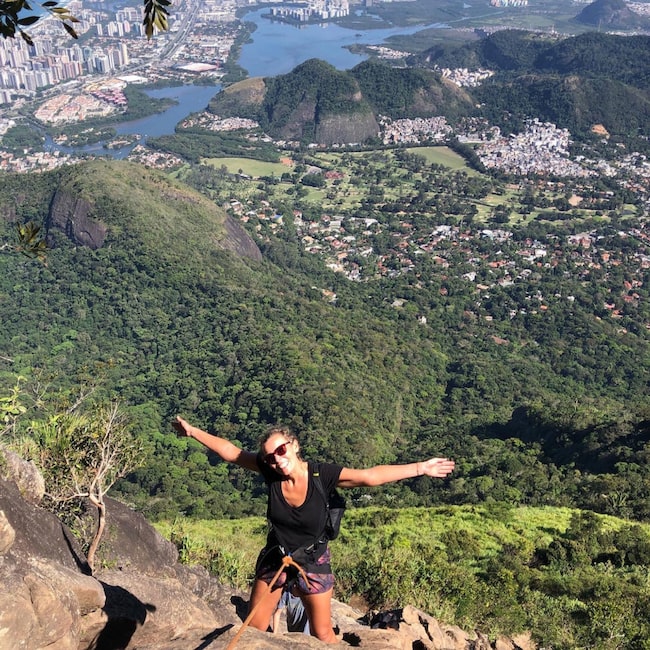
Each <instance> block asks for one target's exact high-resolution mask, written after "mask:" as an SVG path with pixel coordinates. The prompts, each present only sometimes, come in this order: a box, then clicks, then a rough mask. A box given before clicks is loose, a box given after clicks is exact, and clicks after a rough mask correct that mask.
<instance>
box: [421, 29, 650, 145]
mask: <svg viewBox="0 0 650 650" xmlns="http://www.w3.org/2000/svg"><path fill="white" fill-rule="evenodd" d="M649 49H650V37H648V36H614V35H610V34H600V33H586V34H582V35H579V36H575V37H571V38H563V39H559V38H549V37H547V36H543V35H539V34H536V33H532V32H525V31H519V30H503V31H499V32H496V33H494V34H491V35H489V36H487V37H486V38H484V39H481V40H480V41H477V42H473V43H469V44H465V45H463V46H461V47H457V48H453V49H452V48H446V47H444V46H436V47H435V48H431V49H430V50H427V51H426V52H424V53H423V54H422V55H420V56H418V57H414V58H413V59H412V60H411V63H412V64H413V65H426V66H431V67H441V68H442V67H450V68H455V67H466V68H469V69H476V68H484V69H490V70H492V71H494V72H495V75H494V76H493V77H491V78H490V79H489V80H487V81H485V82H484V83H483V84H482V85H481V86H479V87H478V88H475V89H473V90H472V95H473V96H474V97H475V99H476V101H477V102H480V104H481V105H482V113H483V115H484V116H485V117H487V118H488V120H490V121H491V122H492V123H495V124H499V125H501V126H502V127H505V128H506V129H518V128H520V126H521V121H522V120H523V119H525V118H527V117H528V118H530V117H537V118H538V119H541V120H544V121H550V122H553V123H554V124H556V125H558V126H560V127H563V128H568V129H569V130H570V131H571V133H572V134H574V135H575V136H584V135H585V134H587V133H589V131H590V129H591V128H592V127H593V126H594V125H595V124H602V125H604V127H605V128H606V130H607V131H608V132H609V133H610V134H612V135H614V136H617V137H622V138H625V139H628V140H630V141H632V142H634V143H635V144H642V142H641V141H640V140H639V136H641V137H642V138H647V136H648V135H649V131H648V129H649V127H648V125H649V124H650V119H649V118H650V85H649V82H650V62H649V60H648V57H647V52H648V50H649Z"/></svg>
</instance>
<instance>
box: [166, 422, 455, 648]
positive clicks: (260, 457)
mask: <svg viewBox="0 0 650 650" xmlns="http://www.w3.org/2000/svg"><path fill="white" fill-rule="evenodd" d="M173 427H174V429H175V430H176V431H177V432H178V433H179V434H181V435H185V436H188V437H190V438H194V439H195V440H198V441H199V442H200V443H202V444H203V445H205V446H206V447H207V448H208V449H211V450H212V451H214V452H215V453H216V454H218V455H219V456H220V457H221V458H222V459H223V460H225V461H226V462H229V463H235V464H236V465H240V466H241V467H245V468H246V469H250V470H252V471H254V472H260V473H261V474H262V475H263V476H264V479H265V480H266V482H267V484H268V486H269V501H268V513H267V514H268V519H269V521H270V523H271V530H270V532H269V537H268V539H267V544H266V546H265V547H264V549H262V552H261V553H260V557H259V559H258V562H257V569H256V575H255V581H254V582H253V588H252V591H251V598H250V604H249V606H250V608H251V611H252V609H253V608H255V607H256V608H257V609H256V611H255V615H254V616H253V618H252V619H251V621H250V625H251V626H253V627H256V628H258V629H260V630H266V629H267V628H268V627H269V623H270V621H271V617H272V616H273V612H274V611H275V610H276V608H277V605H278V602H279V601H280V598H281V596H282V588H281V587H283V586H284V585H285V583H286V582H287V578H288V576H287V573H288V572H289V571H287V572H284V573H282V574H281V576H280V579H279V580H278V581H277V583H276V584H275V586H274V589H273V590H272V591H271V593H270V594H268V595H267V588H268V585H269V583H270V582H271V580H272V578H273V576H274V575H275V573H276V571H277V569H278V568H279V567H280V564H281V561H282V550H285V549H286V551H287V552H289V553H291V554H293V553H294V551H297V550H298V549H304V548H305V547H310V550H311V555H310V556H309V557H308V559H307V560H306V561H304V562H303V561H301V565H302V566H303V568H304V569H305V571H306V575H307V578H308V583H307V582H305V580H304V579H303V577H302V576H301V575H300V574H297V575H295V576H289V579H290V581H291V582H293V585H292V587H291V588H292V590H293V593H294V594H296V595H298V596H299V597H300V599H301V600H302V602H303V604H304V606H305V609H306V611H307V616H308V619H309V628H310V630H311V634H312V635H313V636H315V637H317V638H318V639H320V640H321V641H324V642H325V643H336V642H337V641H338V639H337V638H336V635H335V634H334V630H333V629H332V619H331V601H332V592H333V588H334V576H333V575H332V571H331V567H330V565H329V549H328V547H327V540H326V539H325V540H323V539H321V535H322V533H323V531H324V530H325V519H326V516H327V515H326V505H325V503H324V500H323V498H322V497H321V496H320V494H319V491H318V490H317V489H316V488H315V487H314V479H313V476H314V474H315V473H318V474H319V475H320V480H321V482H322V485H323V488H324V491H325V494H329V493H330V492H331V491H332V489H334V488H336V487H339V488H353V487H373V486H376V485H383V484H384V483H392V482H394V481H400V480H402V479H406V478H413V477H416V476H431V477H433V478H444V477H445V476H447V475H448V474H449V473H450V472H451V471H452V470H453V469H454V461H452V460H449V459H447V458H430V459H429V460H425V461H421V462H417V463H409V464H406V465H377V466H375V467H371V468H369V469H352V468H349V467H341V466H340V465H334V464H330V463H311V462H307V461H305V460H303V459H302V457H301V456H300V445H299V444H298V440H297V439H296V437H295V436H294V435H293V433H292V432H291V430H290V429H289V428H288V427H283V426H274V427H271V428H269V429H268V430H267V432H266V434H265V435H264V436H263V437H262V439H261V441H260V452H259V453H258V454H254V453H252V452H249V451H244V450H242V449H240V448H239V447H237V446H236V445H234V444H233V443H232V442H230V441H229V440H226V439H225V438H220V437H219V436H214V435H212V434H210V433H207V432H206V431H203V430H202V429H198V428H197V427H193V426H191V425H190V424H189V423H188V422H186V421H185V420H183V418H181V417H177V418H176V421H175V422H173ZM296 557H298V554H296ZM303 557H304V554H303ZM294 579H295V580H294ZM275 587H277V588H275Z"/></svg>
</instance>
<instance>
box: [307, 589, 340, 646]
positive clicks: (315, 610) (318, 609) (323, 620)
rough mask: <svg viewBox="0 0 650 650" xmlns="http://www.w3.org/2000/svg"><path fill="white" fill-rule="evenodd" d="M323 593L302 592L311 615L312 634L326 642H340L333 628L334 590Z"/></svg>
mask: <svg viewBox="0 0 650 650" xmlns="http://www.w3.org/2000/svg"><path fill="white" fill-rule="evenodd" d="M333 591H334V590H333V589H330V590H328V591H326V592H324V593H322V594H302V593H301V594H300V598H301V599H302V602H303V603H304V605H305V609H306V610H307V616H308V617H309V630H310V632H311V635H312V636H315V637H316V638H317V639H320V640H321V641H323V642H324V643H338V639H337V638H336V634H334V630H333V629H332V592H333Z"/></svg>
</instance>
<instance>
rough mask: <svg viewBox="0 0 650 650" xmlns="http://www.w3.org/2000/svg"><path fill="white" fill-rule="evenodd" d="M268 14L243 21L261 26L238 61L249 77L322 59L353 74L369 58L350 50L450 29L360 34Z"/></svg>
mask: <svg viewBox="0 0 650 650" xmlns="http://www.w3.org/2000/svg"><path fill="white" fill-rule="evenodd" d="M268 13H269V9H259V10H258V11H253V12H251V13H249V14H246V15H245V16H244V18H243V20H244V21H246V22H253V23H255V25H256V26H257V29H256V30H255V31H254V32H253V34H252V35H251V41H250V42H249V43H246V44H245V45H244V46H243V47H242V50H241V55H240V57H239V61H238V63H239V65H240V66H241V67H242V68H244V69H245V70H246V71H247V72H248V76H249V77H274V76H276V75H279V74H286V73H287V72H290V71H291V70H293V69H294V68H295V67H296V66H297V65H300V64H301V63H303V62H304V61H307V60H308V59H322V60H323V61H327V62H328V63H330V64H331V65H333V66H334V67H335V68H337V69H338V70H349V69H350V68H353V67H354V66H355V65H358V64H359V63H361V62H362V61H365V60H366V59H367V58H368V57H367V55H365V54H354V53H352V52H350V50H348V49H346V46H349V45H354V44H364V45H381V44H382V43H383V42H384V41H385V40H386V39H387V38H389V37H390V36H396V35H398V34H405V35H408V34H415V33H416V32H419V31H421V30H423V29H427V28H430V27H439V28H444V27H446V25H442V24H435V25H412V26H410V27H392V28H388V29H366V30H361V31H356V30H352V29H347V28H345V27H341V26H340V25H336V24H334V23H324V24H319V25H317V24H309V25H292V24H289V23H285V22H280V21H278V20H270V19H269V18H264V17H263V16H264V14H268Z"/></svg>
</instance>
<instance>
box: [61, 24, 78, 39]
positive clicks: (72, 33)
mask: <svg viewBox="0 0 650 650" xmlns="http://www.w3.org/2000/svg"><path fill="white" fill-rule="evenodd" d="M63 27H65V31H66V32H68V34H70V36H72V38H79V36H78V35H77V32H75V30H74V27H72V25H68V23H63Z"/></svg>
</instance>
